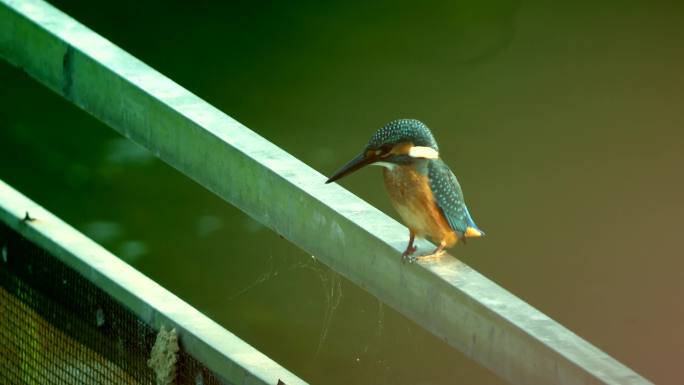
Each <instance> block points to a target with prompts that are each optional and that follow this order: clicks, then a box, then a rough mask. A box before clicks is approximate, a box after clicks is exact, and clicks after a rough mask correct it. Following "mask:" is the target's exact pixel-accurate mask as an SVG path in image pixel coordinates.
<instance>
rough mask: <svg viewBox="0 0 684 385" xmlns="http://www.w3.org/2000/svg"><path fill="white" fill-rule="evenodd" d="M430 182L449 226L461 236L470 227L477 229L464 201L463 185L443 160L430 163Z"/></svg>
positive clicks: (436, 200) (433, 193)
mask: <svg viewBox="0 0 684 385" xmlns="http://www.w3.org/2000/svg"><path fill="white" fill-rule="evenodd" d="M428 180H429V181H430V189H432V195H433V196H434V198H435V202H436V203H437V206H439V208H440V209H441V210H442V213H443V214H444V217H445V218H446V220H447V222H449V226H451V228H452V229H453V230H454V231H456V232H458V233H459V235H461V236H462V235H463V234H464V233H465V232H466V230H467V229H468V227H473V228H475V229H477V226H476V225H475V222H474V221H473V219H472V218H471V217H470V213H469V212H468V208H467V207H466V205H465V201H464V200H463V192H462V191H461V185H460V184H459V183H458V180H457V179H456V176H455V175H454V173H453V172H451V169H449V166H447V165H446V164H445V163H444V162H442V160H441V159H435V160H432V161H430V163H429V164H428Z"/></svg>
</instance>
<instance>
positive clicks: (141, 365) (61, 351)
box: [0, 224, 225, 385]
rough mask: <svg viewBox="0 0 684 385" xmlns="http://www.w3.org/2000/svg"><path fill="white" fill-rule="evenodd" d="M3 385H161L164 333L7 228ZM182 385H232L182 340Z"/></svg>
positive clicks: (0, 262)
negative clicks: (155, 365)
mask: <svg viewBox="0 0 684 385" xmlns="http://www.w3.org/2000/svg"><path fill="white" fill-rule="evenodd" d="M0 253H1V257H2V259H0V384H41V385H43V384H69V385H71V384H156V383H157V378H156V376H155V372H154V371H153V370H152V369H151V368H150V367H149V366H148V360H149V358H150V354H151V351H152V347H153V346H154V343H155V340H156V337H157V331H155V330H154V329H153V328H152V327H151V326H149V325H147V324H145V323H144V322H143V321H142V320H140V319H139V318H138V317H137V316H136V315H135V314H133V313H132V312H130V311H129V310H128V309H127V308H125V307H124V306H123V305H122V304H120V303H119V302H117V301H116V300H115V299H113V298H112V297H111V296H110V295H108V294H107V293H106V292H105V291H103V290H102V289H100V288H99V287H97V286H95V285H94V284H93V283H91V282H90V281H88V280H87V279H85V278H84V277H83V276H81V275H80V274H79V273H78V272H76V271H74V270H73V269H71V268H70V267H68V266H66V265H65V264H63V263H62V262H61V261H60V260H59V259H57V258H55V257H53V256H51V255H50V254H48V253H47V252H46V251H44V250H43V249H41V248H39V247H37V246H36V245H34V244H32V243H31V242H29V241H28V240H26V239H24V238H23V237H21V235H20V234H18V233H17V232H15V231H14V230H12V229H10V228H9V227H7V226H6V225H4V224H0ZM179 345H180V350H179V352H178V354H177V357H176V358H177V363H176V366H175V367H176V375H175V381H174V382H173V383H175V384H198V385H199V384H207V385H209V384H219V383H225V382H222V381H219V380H218V378H217V377H216V376H215V375H214V374H213V373H212V372H211V371H210V370H209V369H208V368H207V367H205V366H204V365H202V364H201V363H200V362H199V361H197V360H196V359H195V358H193V357H192V356H190V355H189V354H188V353H187V352H186V351H185V350H184V349H183V344H182V340H181V341H180V342H179Z"/></svg>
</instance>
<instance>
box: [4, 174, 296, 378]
mask: <svg viewBox="0 0 684 385" xmlns="http://www.w3.org/2000/svg"><path fill="white" fill-rule="evenodd" d="M27 214H29V215H30V217H31V218H32V220H30V221H27V220H24V217H25V215H27ZM0 222H4V223H6V224H7V225H8V226H9V227H10V228H12V229H14V230H15V231H17V232H18V233H19V234H21V235H22V236H23V237H25V238H26V239H28V240H30V241H31V242H32V243H34V244H36V245H38V246H40V247H41V248H43V249H45V250H46V251H48V252H49V253H50V254H51V255H53V256H55V257H56V258H59V259H60V260H61V261H62V262H64V263H65V264H66V265H67V266H69V267H71V268H73V269H74V270H76V271H78V272H79V273H80V274H81V275H82V276H83V277H85V278H86V279H88V280H89V281H91V282H93V283H94V284H95V285H96V286H98V287H99V288H101V289H103V290H104V291H105V292H107V294H109V295H110V296H111V297H113V298H114V299H116V300H117V301H119V302H120V303H122V304H123V305H124V306H126V307H127V308H128V309H129V310H131V311H132V312H133V313H134V314H135V315H136V316H138V317H139V318H140V319H141V320H143V321H144V322H145V323H146V324H148V325H150V326H152V327H153V328H155V329H157V330H159V328H160V327H161V326H162V325H163V326H165V327H166V328H167V329H169V328H176V331H177V333H178V335H179V337H180V339H181V341H182V345H183V348H184V349H185V350H186V351H187V352H188V353H190V354H191V355H192V356H193V357H194V358H196V359H197V360H199V361H200V362H202V363H203V364H204V365H206V366H207V367H208V368H209V369H210V370H211V371H212V372H213V373H215V374H216V375H217V376H218V377H219V378H222V379H223V380H225V381H228V383H230V384H252V385H276V384H277V383H278V380H281V381H283V382H284V383H285V384H287V385H304V384H306V383H305V382H304V381H302V380H301V379H299V378H297V377H296V376H295V375H294V374H292V373H290V372H288V371H287V369H285V368H283V367H282V366H280V365H278V364H277V363H275V362H274V361H273V360H271V359H270V358H268V357H267V356H265V355H264V354H263V353H261V352H259V351H258V350H256V349H254V348H253V347H252V346H250V345H249V344H247V343H246V342H244V341H242V340H241V339H240V338H238V337H237V336H235V335H234V334H232V333H230V332H229V331H227V330H226V329H225V328H223V327H221V326H220V325H218V324H217V323H216V322H214V321H212V320H210V319H209V318H207V317H206V316H205V315H204V314H202V313H200V312H199V311H197V310H196V309H195V308H193V307H192V306H190V305H188V304H187V303H185V302H183V300H181V299H180V298H178V297H176V296H175V295H173V294H171V293H170V292H168V291H167V290H166V289H164V288H163V287H161V286H159V284H157V283H156V282H154V281H152V280H151V279H149V278H147V277H146V276H144V275H143V274H142V273H140V272H139V271H137V270H135V269H134V268H132V267H130V266H129V265H127V264H126V263H125V262H123V261H122V260H121V259H119V258H117V257H116V256H115V255H113V254H111V253H110V252H109V251H107V250H105V249H104V248H103V247H102V246H100V245H98V244H97V243H95V242H94V241H92V240H91V239H89V238H88V237H86V236H85V235H83V234H81V233H79V232H78V231H76V230H75V229H74V228H72V227H71V226H69V225H68V224H66V223H64V222H62V221H61V220H60V219H59V218H57V217H56V216H54V215H52V214H51V213H50V212H48V211H47V210H45V209H44V208H42V207H41V206H39V205H38V204H36V203H34V202H33V201H31V200H30V199H28V198H27V197H25V196H23V195H22V194H21V193H19V192H17V191H15V190H14V189H12V187H10V186H9V185H8V184H6V183H5V182H3V181H2V180H0ZM10 252H11V250H10Z"/></svg>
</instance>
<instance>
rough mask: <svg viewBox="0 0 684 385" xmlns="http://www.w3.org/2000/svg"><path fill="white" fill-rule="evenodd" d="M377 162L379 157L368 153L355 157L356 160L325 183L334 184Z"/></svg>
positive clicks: (348, 163)
mask: <svg viewBox="0 0 684 385" xmlns="http://www.w3.org/2000/svg"><path fill="white" fill-rule="evenodd" d="M376 160H378V157H377V156H376V155H367V153H366V152H365V151H364V152H362V153H360V154H359V155H357V156H355V157H354V159H352V160H350V161H349V162H347V164H345V165H344V166H342V168H340V169H339V170H337V172H336V173H335V174H334V175H333V176H331V177H330V178H328V180H327V181H325V183H330V182H334V181H336V180H338V179H340V178H342V177H344V176H346V175H349V174H351V173H353V172H354V171H356V170H358V169H360V168H362V167H363V166H367V165H369V164H371V163H373V162H375V161H376Z"/></svg>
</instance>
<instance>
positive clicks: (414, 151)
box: [408, 146, 439, 159]
mask: <svg viewBox="0 0 684 385" xmlns="http://www.w3.org/2000/svg"><path fill="white" fill-rule="evenodd" d="M408 154H409V156H410V157H411V158H425V159H437V158H439V153H438V152H437V151H436V150H435V149H434V148H431V147H424V146H413V147H411V148H410V149H409V152H408Z"/></svg>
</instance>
